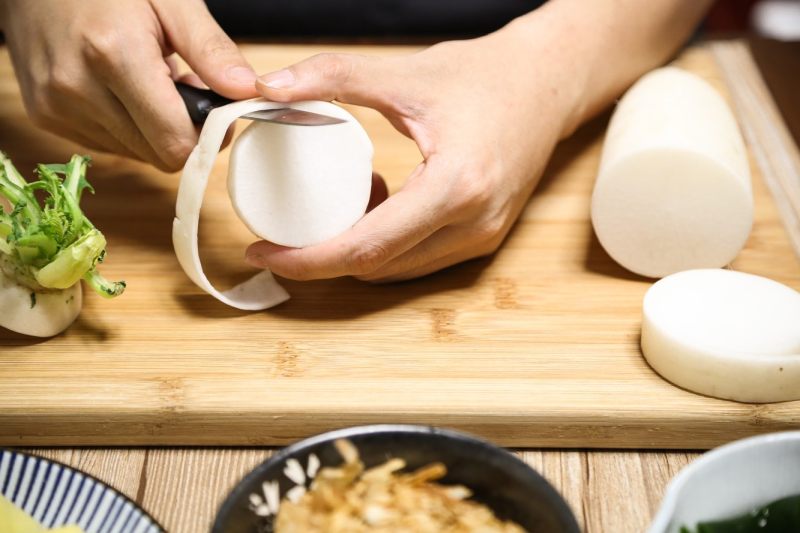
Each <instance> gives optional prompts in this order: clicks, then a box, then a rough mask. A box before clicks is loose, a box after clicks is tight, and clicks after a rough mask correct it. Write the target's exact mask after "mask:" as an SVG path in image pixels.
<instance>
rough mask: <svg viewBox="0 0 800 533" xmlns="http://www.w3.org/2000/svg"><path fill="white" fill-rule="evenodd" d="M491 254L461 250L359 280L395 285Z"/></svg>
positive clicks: (360, 277)
mask: <svg viewBox="0 0 800 533" xmlns="http://www.w3.org/2000/svg"><path fill="white" fill-rule="evenodd" d="M490 254H491V252H490V251H489V252H485V253H475V252H473V251H469V250H459V251H456V252H453V253H450V254H447V255H445V256H443V257H439V258H437V259H434V260H433V261H431V262H429V263H426V264H424V265H420V266H416V267H413V268H410V269H408V270H398V271H397V272H395V273H387V274H385V275H382V276H373V277H369V278H365V277H362V276H359V277H358V278H359V279H362V280H364V281H369V282H370V283H394V282H397V281H405V280H409V279H414V278H421V277H422V276H427V275H428V274H433V273H434V272H438V271H440V270H442V269H445V268H447V267H451V266H453V265H457V264H459V263H463V262H464V261H469V260H470V259H476V258H478V257H482V256H486V255H490Z"/></svg>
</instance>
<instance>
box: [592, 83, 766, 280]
mask: <svg viewBox="0 0 800 533" xmlns="http://www.w3.org/2000/svg"><path fill="white" fill-rule="evenodd" d="M592 224H593V225H594V229H595V232H596V233H597V238H598V239H599V240H600V243H601V244H602V245H603V248H605V250H606V251H607V252H608V254H609V255H610V256H611V257H612V258H613V259H614V260H615V261H617V262H618V263H619V264H620V265H622V266H623V267H625V268H627V269H628V270H631V271H633V272H635V273H637V274H641V275H643V276H649V277H662V276H666V275H669V274H672V273H674V272H679V271H682V270H689V269H693V268H711V267H721V266H725V265H726V264H728V263H729V262H730V261H731V260H733V258H734V257H736V255H737V254H738V253H739V251H740V250H741V249H742V247H743V246H744V244H745V241H746V240H747V237H748V235H749V233H750V229H751V227H752V224H753V198H752V191H751V185H750V169H749V166H748V162H747V156H746V152H745V147H744V142H743V140H742V136H741V134H740V133H739V129H738V127H737V125H736V120H735V119H734V117H733V115H732V113H731V111H730V109H729V108H728V106H727V105H726V103H725V101H724V100H723V99H722V97H721V96H720V95H719V94H718V93H717V92H716V91H715V90H714V89H713V88H712V87H711V86H710V85H709V84H708V83H706V82H705V81H704V80H702V79H701V78H699V77H697V76H695V75H694V74H690V73H688V72H685V71H683V70H680V69H678V68H675V67H665V68H661V69H657V70H654V71H652V72H650V73H649V74H647V75H645V76H644V77H642V78H641V79H640V80H639V81H638V82H637V83H636V84H635V85H634V86H633V87H632V88H631V89H630V90H629V91H628V92H627V93H626V94H625V96H624V97H623V98H622V100H621V101H620V103H619V105H618V106H617V109H616V111H615V112H614V115H613V117H612V118H611V122H610V124H609V126H608V132H607V133H606V139H605V143H604V145H603V153H602V158H601V161H600V168H599V171H598V176H597V181H596V183H595V187H594V193H593V196H592Z"/></svg>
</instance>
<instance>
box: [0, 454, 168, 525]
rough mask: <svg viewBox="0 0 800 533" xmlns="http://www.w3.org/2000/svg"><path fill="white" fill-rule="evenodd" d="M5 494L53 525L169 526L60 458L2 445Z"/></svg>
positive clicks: (0, 483)
mask: <svg viewBox="0 0 800 533" xmlns="http://www.w3.org/2000/svg"><path fill="white" fill-rule="evenodd" d="M0 494H2V495H3V496H5V497H6V498H8V499H9V500H11V501H12V502H14V504H15V505H17V507H20V508H22V509H23V510H24V511H25V512H26V513H28V514H29V515H31V516H33V518H34V519H36V520H37V521H38V522H40V523H41V524H44V525H45V526H47V527H56V526H62V525H71V524H77V525H78V526H80V527H81V528H82V529H83V531H85V532H86V533H161V532H163V531H164V528H162V527H161V525H159V523H158V522H156V521H155V519H153V518H152V517H151V516H150V515H148V514H147V513H146V512H145V511H144V510H142V509H141V508H140V507H139V506H137V505H136V504H135V503H134V502H132V501H131V500H129V499H128V498H126V497H125V496H123V495H122V494H121V493H120V492H118V491H116V490H114V489H112V488H111V487H109V486H108V485H106V484H104V483H103V482H101V481H100V480H98V479H96V478H94V477H92V476H90V475H88V474H85V473H83V472H80V471H78V470H75V469H73V468H70V467H68V466H66V465H64V464H61V463H58V462H56V461H50V460H48V459H44V458H41V457H35V456H33V455H28V454H25V453H21V452H17V451H11V450H0Z"/></svg>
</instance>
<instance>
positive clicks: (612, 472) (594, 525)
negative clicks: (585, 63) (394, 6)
mask: <svg viewBox="0 0 800 533" xmlns="http://www.w3.org/2000/svg"><path fill="white" fill-rule="evenodd" d="M319 48H320V47H310V46H307V47H297V46H295V47H290V49H289V52H288V56H291V58H292V59H294V58H295V57H302V56H305V55H309V54H311V53H314V52H316V51H317V50H318V49H319ZM326 48H327V49H330V48H331V47H326ZM333 48H338V47H333ZM341 48H346V47H341ZM703 48H704V50H703V51H702V52H701V53H703V54H711V55H712V56H713V57H714V59H715V60H716V61H717V62H718V64H719V66H720V68H721V70H722V72H723V73H724V74H725V76H726V77H728V78H729V79H735V80H736V81H737V82H736V83H734V84H730V83H729V87H730V89H731V92H732V94H733V97H734V101H735V103H736V111H737V114H738V117H739V120H740V121H741V123H742V124H743V126H744V128H743V129H744V131H745V134H746V136H747V137H748V142H749V144H750V145H751V146H753V147H754V149H755V151H756V154H755V155H756V158H755V159H756V161H757V163H758V165H759V167H760V171H761V172H762V173H763V174H764V176H765V178H766V180H767V183H768V184H769V185H770V188H771V189H772V190H773V192H774V193H775V194H776V202H777V204H778V207H779V209H780V211H781V215H782V218H783V219H784V222H785V223H786V224H787V228H789V233H790V237H791V238H792V240H793V243H794V246H795V249H796V250H799V251H800V224H798V220H800V213H799V212H798V210H797V207H798V206H800V201H798V200H800V196H798V194H797V191H798V186H797V184H796V183H794V182H793V181H791V180H792V179H795V180H796V176H797V175H798V174H799V173H800V156H798V153H797V150H796V148H795V147H794V145H793V144H792V143H791V141H789V137H788V134H787V133H786V131H785V128H784V127H783V124H782V122H781V120H780V118H779V116H778V115H777V111H776V109H775V108H774V104H773V103H772V100H771V98H770V96H769V94H768V92H767V91H766V89H765V87H764V86H763V83H762V81H761V78H760V76H759V74H758V72H757V69H756V68H755V67H754V65H753V63H752V60H751V58H750V56H749V52H748V50H747V48H746V46H745V45H744V44H743V43H740V42H735V41H734V42H720V43H711V44H708V45H704V46H703ZM252 52H253V48H251V47H245V53H252ZM2 60H3V61H4V64H2V65H0V69H2V71H3V72H8V70H9V66H8V60H7V56H6V55H3V56H2ZM287 62H289V61H287ZM278 66H281V65H275V67H278ZM13 83H14V81H13V79H12V78H11V77H10V76H3V77H2V78H0V84H13ZM3 89H8V86H5V87H3ZM3 105H6V106H8V105H16V106H18V105H19V103H18V102H12V103H8V102H5V103H3V102H0V106H3ZM6 116H7V115H6ZM4 127H5V125H4ZM3 137H6V136H3ZM48 139H49V138H48ZM6 140H8V137H6ZM27 140H28V141H30V139H27ZM50 140H51V141H52V142H53V143H60V142H61V141H57V140H56V139H55V138H52V139H50ZM18 141H19V142H23V141H25V139H22V140H19V139H18ZM792 176H794V178H793V177H792ZM32 451H33V452H34V453H37V454H39V455H43V456H46V457H49V458H53V459H57V460H59V461H62V462H65V463H67V464H70V465H73V466H75V467H78V468H80V469H82V470H84V471H86V472H89V473H91V474H93V475H95V476H97V477H99V478H100V479H102V480H104V481H106V482H108V483H110V484H111V485H113V486H115V487H116V488H118V489H119V490H121V491H122V492H123V493H125V494H126V495H128V496H129V497H131V498H132V499H134V500H135V501H136V502H138V503H139V504H141V505H142V506H143V507H144V508H146V509H147V510H148V511H149V512H151V513H152V514H153V516H155V517H156V518H157V519H158V520H159V521H160V522H161V523H162V524H163V525H164V526H165V527H166V528H167V530H168V531H171V532H187V533H189V532H202V531H207V530H208V527H209V525H210V523H211V521H212V519H213V517H214V514H215V512H216V509H217V507H218V505H219V504H220V502H221V500H222V498H224V497H225V495H226V494H227V492H228V490H229V489H230V488H231V486H232V485H233V484H234V483H235V482H236V481H237V480H238V479H239V478H240V477H241V476H242V475H244V474H245V473H246V472H248V471H249V470H250V469H251V468H252V467H253V466H255V465H256V464H258V463H259V462H261V461H262V460H264V459H265V458H266V457H268V456H269V455H270V453H271V450H270V449H265V448H76V449H65V448H46V449H45V448H36V449H33V450H32ZM516 453H518V454H519V455H520V456H521V458H522V459H523V460H524V461H526V462H527V463H528V464H530V465H531V466H532V467H534V468H535V469H536V470H538V471H539V472H541V473H542V474H543V475H544V476H545V477H546V478H548V479H549V480H550V481H551V482H552V483H553V485H554V486H555V487H556V488H557V489H558V490H559V491H560V492H561V493H562V494H563V495H564V497H565V498H566V499H567V501H568V502H569V504H570V505H571V506H572V508H573V510H574V512H575V515H576V516H577V518H578V521H579V522H580V523H581V524H582V525H583V527H584V529H585V530H586V531H588V532H591V533H593V532H598V533H600V532H615V533H624V532H629V531H630V532H634V531H642V530H644V529H645V528H646V526H647V524H648V523H649V521H650V520H651V518H652V516H653V514H654V512H655V511H656V509H657V508H658V506H659V503H660V499H661V496H662V493H663V490H664V487H665V486H666V484H667V482H668V481H669V480H670V479H671V478H672V476H674V475H675V474H676V473H677V472H678V471H679V470H680V469H681V468H682V467H683V466H685V465H686V464H687V463H688V462H689V461H691V460H692V459H694V458H695V457H697V455H698V453H697V452H676V451H669V452H661V451H643V452H636V451H598V450H592V451H586V450H526V451H517V452H516Z"/></svg>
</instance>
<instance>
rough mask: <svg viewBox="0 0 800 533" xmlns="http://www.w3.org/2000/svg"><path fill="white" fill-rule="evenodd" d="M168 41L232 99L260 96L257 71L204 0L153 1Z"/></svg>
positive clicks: (197, 71) (208, 82) (222, 93)
mask: <svg viewBox="0 0 800 533" xmlns="http://www.w3.org/2000/svg"><path fill="white" fill-rule="evenodd" d="M152 5H153V9H155V11H156V13H157V15H158V18H159V21H160V22H161V26H162V28H163V29H164V32H165V34H166V36H167V39H168V40H169V43H170V44H171V45H172V47H173V48H174V49H175V51H176V52H178V54H180V56H181V57H182V58H183V59H185V60H186V62H187V63H188V64H189V66H190V67H191V68H192V70H194V71H195V72H196V73H197V75H198V76H200V79H202V80H203V82H204V83H205V84H206V85H208V86H209V87H211V88H212V89H213V90H214V91H216V92H218V93H220V94H221V95H223V96H226V97H228V98H233V99H237V100H238V99H243V98H252V97H254V96H258V93H256V90H255V81H256V74H255V72H254V71H253V67H251V66H250V64H249V63H248V62H247V60H245V58H244V57H243V56H242V54H241V52H239V48H238V47H237V46H236V44H235V43H234V42H233V41H232V40H231V38H230V37H228V35H227V34H226V33H225V32H224V31H222V28H220V27H219V24H217V22H216V21H215V20H214V18H213V17H212V16H211V13H209V12H208V8H207V7H206V5H205V2H202V1H201V0H161V1H159V2H152Z"/></svg>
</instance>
